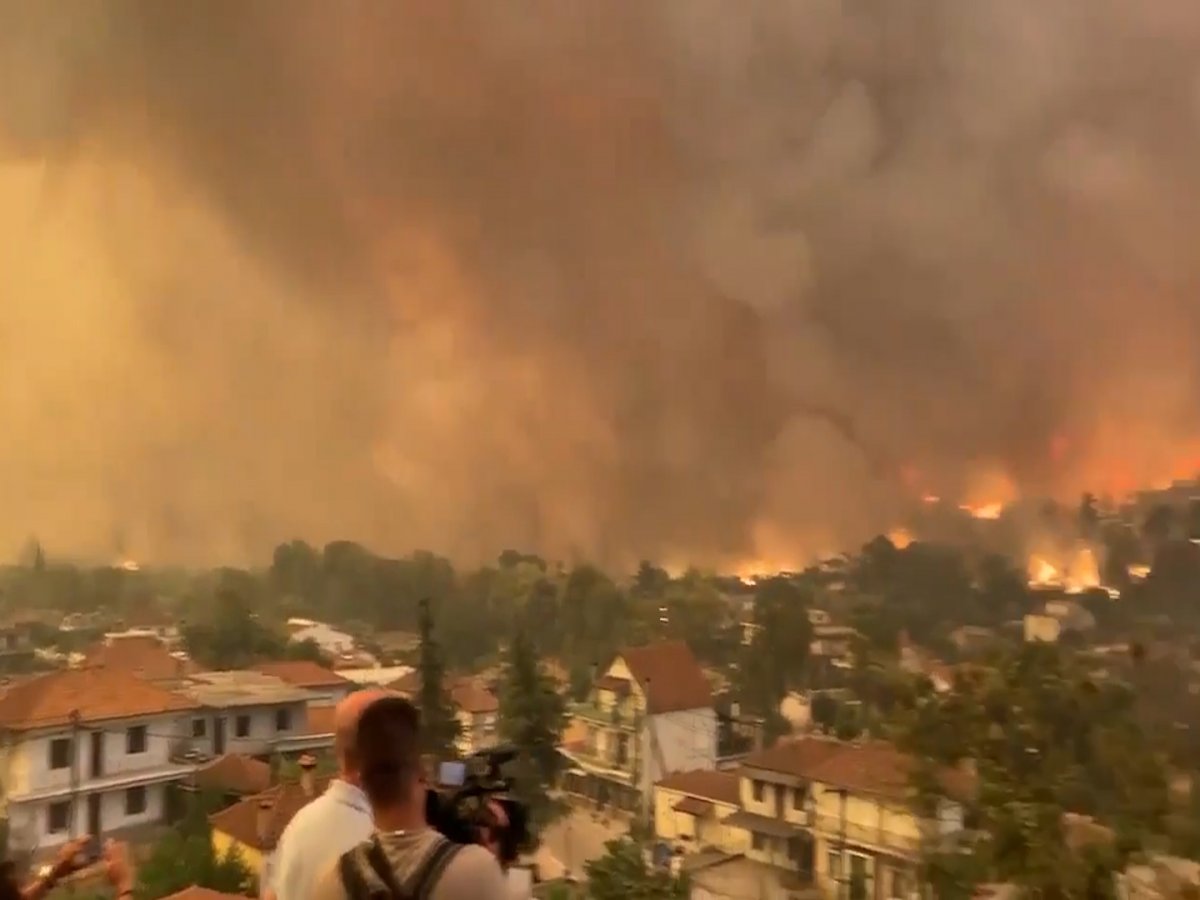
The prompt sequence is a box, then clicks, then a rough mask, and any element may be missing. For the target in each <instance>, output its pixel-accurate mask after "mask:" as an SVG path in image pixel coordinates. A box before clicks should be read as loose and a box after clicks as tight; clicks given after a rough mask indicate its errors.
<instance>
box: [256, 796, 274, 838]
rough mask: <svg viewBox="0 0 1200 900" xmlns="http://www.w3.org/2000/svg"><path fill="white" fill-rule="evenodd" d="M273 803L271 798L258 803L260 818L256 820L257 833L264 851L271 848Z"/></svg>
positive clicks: (265, 798)
mask: <svg viewBox="0 0 1200 900" xmlns="http://www.w3.org/2000/svg"><path fill="white" fill-rule="evenodd" d="M272 805H273V804H272V802H271V799H270V798H269V797H263V798H262V799H261V800H259V801H258V816H257V818H256V819H255V829H254V830H255V832H256V833H257V834H258V842H259V844H261V845H262V847H263V849H267V848H268V847H269V846H270V837H271V808H272Z"/></svg>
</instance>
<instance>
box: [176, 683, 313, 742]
mask: <svg viewBox="0 0 1200 900" xmlns="http://www.w3.org/2000/svg"><path fill="white" fill-rule="evenodd" d="M179 691H180V692H181V693H183V694H185V695H186V696H188V697H190V698H191V699H192V700H193V701H195V703H196V704H197V705H198V706H199V707H200V708H201V710H202V711H201V712H200V714H198V715H197V716H196V717H195V718H194V720H193V721H192V728H193V731H192V737H193V740H194V741H195V743H196V746H197V747H198V748H201V749H203V751H204V753H205V754H206V755H208V756H223V755H224V754H226V753H240V754H243V755H246V756H269V755H271V754H275V753H278V754H283V755H289V754H297V753H303V752H306V751H310V750H325V749H328V748H330V747H332V746H333V735H332V734H324V733H315V734H314V733H313V732H312V731H311V729H310V728H309V725H308V713H309V708H310V704H311V703H312V702H313V699H314V697H315V696H316V695H314V693H313V692H312V691H309V690H307V689H305V688H300V687H296V686H295V685H292V684H289V683H287V682H286V681H284V680H283V679H281V678H277V677H276V676H274V675H266V674H264V673H262V672H258V671H254V670H237V671H228V672H197V673H195V674H194V675H192V676H191V677H190V678H189V679H188V680H187V682H186V683H185V684H184V685H182V686H181V687H180V688H179ZM322 708H323V707H321V706H313V707H312V709H313V710H314V712H315V711H316V710H320V709H322Z"/></svg>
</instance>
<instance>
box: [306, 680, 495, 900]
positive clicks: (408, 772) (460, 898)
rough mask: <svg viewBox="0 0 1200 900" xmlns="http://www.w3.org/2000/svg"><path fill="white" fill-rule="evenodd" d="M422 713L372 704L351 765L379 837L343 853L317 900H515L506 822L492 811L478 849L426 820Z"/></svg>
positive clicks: (401, 703) (399, 704)
mask: <svg viewBox="0 0 1200 900" xmlns="http://www.w3.org/2000/svg"><path fill="white" fill-rule="evenodd" d="M419 743H420V714H419V713H418V712H417V710H416V707H414V706H413V705H412V704H411V703H409V702H408V701H407V700H404V699H401V698H399V697H386V698H382V699H378V700H376V701H375V702H373V703H371V704H370V706H368V707H367V708H366V709H365V710H364V711H363V712H362V715H361V717H360V718H359V720H358V730H357V734H356V739H355V741H354V744H353V750H352V753H353V754H354V758H353V760H352V763H353V765H354V766H355V768H356V770H357V771H358V772H359V783H360V784H361V785H362V789H363V791H364V792H365V793H366V795H367V798H368V799H369V801H370V803H371V808H372V810H373V812H374V815H375V829H376V830H375V834H374V835H373V836H372V837H371V838H370V839H369V840H368V841H366V842H365V843H363V844H361V845H359V846H358V847H356V848H354V849H353V850H350V851H349V852H347V853H344V854H343V855H342V856H341V858H340V859H339V860H338V861H337V864H336V865H334V866H333V867H332V868H331V869H329V871H327V872H326V874H325V875H324V877H322V878H320V879H319V880H318V882H317V886H316V889H315V891H314V893H313V898H312V900H378V898H394V900H510V898H509V896H508V886H507V881H506V879H505V876H504V873H503V871H502V870H501V867H500V863H499V862H498V859H497V855H496V840H495V836H496V835H497V834H498V833H499V832H500V831H501V830H502V829H503V828H504V827H505V825H506V824H507V823H506V822H505V821H503V816H504V812H503V808H502V807H500V806H499V805H496V804H492V805H490V806H489V812H490V816H491V827H487V826H485V827H482V828H481V829H480V833H479V835H478V839H479V843H478V844H471V845H463V844H457V843H453V842H451V841H450V840H448V839H447V838H446V837H444V836H443V835H441V834H440V833H439V832H437V831H435V830H434V829H433V828H431V827H430V826H429V824H428V822H427V821H426V815H425V810H426V802H427V792H428V787H427V785H426V783H425V779H424V775H423V767H422V763H421V754H420V749H419Z"/></svg>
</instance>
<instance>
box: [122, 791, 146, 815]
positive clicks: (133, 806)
mask: <svg viewBox="0 0 1200 900" xmlns="http://www.w3.org/2000/svg"><path fill="white" fill-rule="evenodd" d="M134 798H137V799H136V801H135V799H134ZM149 808H150V800H149V797H148V796H147V792H146V786H145V785H142V784H136V785H134V786H133V787H128V788H126V789H125V815H126V816H140V815H142V814H143V813H144V812H145V811H146V810H147V809H149Z"/></svg>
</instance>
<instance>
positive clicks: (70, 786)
mask: <svg viewBox="0 0 1200 900" xmlns="http://www.w3.org/2000/svg"><path fill="white" fill-rule="evenodd" d="M197 709H198V705H197V704H196V703H195V702H194V701H192V700H191V699H189V698H187V697H186V696H182V695H179V694H176V693H173V692H170V691H167V690H165V689H163V688H160V687H158V686H156V685H153V684H150V683H148V682H145V681H142V680H140V679H138V678H136V677H135V676H132V675H129V674H127V673H123V672H117V671H114V670H110V669H68V670H62V671H57V672H51V673H47V674H45V675H41V676H37V677H34V678H31V679H28V680H26V681H23V682H19V683H18V684H16V685H13V686H12V687H11V688H10V689H9V690H8V691H7V692H6V693H5V694H4V696H3V697H0V729H2V730H3V744H2V749H0V772H2V773H3V774H2V775H0V782H2V784H3V798H2V801H0V802H2V804H3V814H4V815H5V817H6V818H7V819H8V822H9V834H10V841H12V842H13V844H14V846H18V847H21V848H25V849H29V850H34V849H38V850H44V849H47V848H49V847H53V846H56V845H58V844H61V843H63V842H64V841H66V840H68V839H70V838H71V837H74V836H78V835H82V834H112V833H114V832H119V831H120V830H122V829H126V828H132V827H135V826H141V825H148V824H152V823H155V822H160V821H163V819H164V818H166V817H167V815H168V803H167V798H168V791H167V788H168V785H170V784H172V783H175V782H180V781H182V780H184V779H185V778H187V777H188V776H189V774H190V773H191V772H192V770H193V768H194V766H193V764H191V763H190V762H189V761H188V759H187V758H186V750H187V749H188V741H187V734H188V723H189V722H190V720H191V716H192V714H193V713H195V712H196V711H197Z"/></svg>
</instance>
